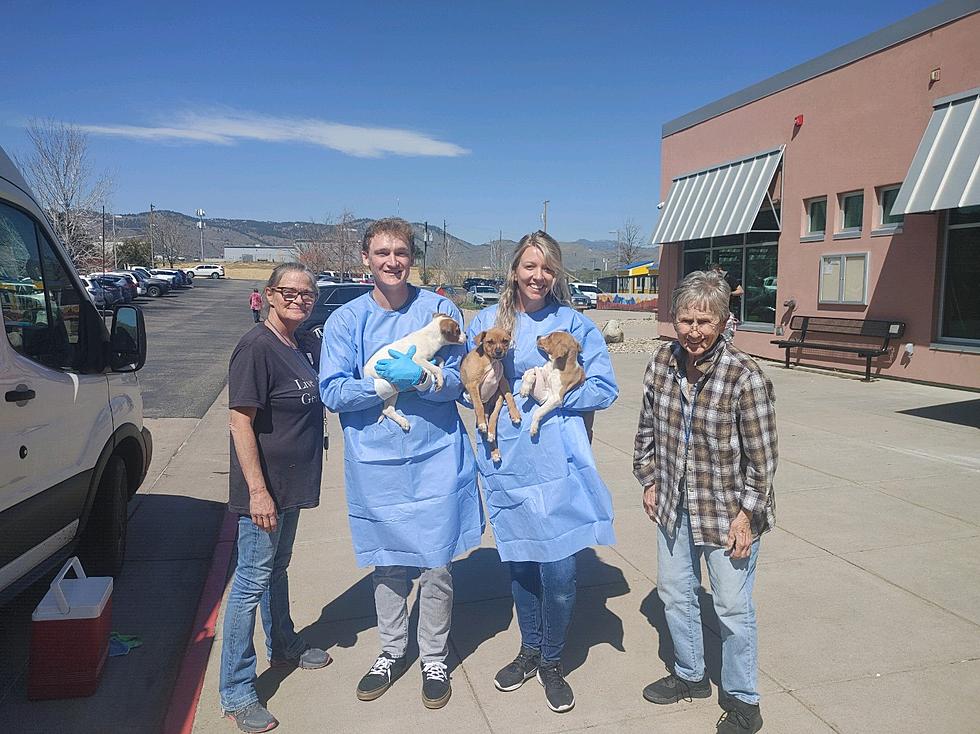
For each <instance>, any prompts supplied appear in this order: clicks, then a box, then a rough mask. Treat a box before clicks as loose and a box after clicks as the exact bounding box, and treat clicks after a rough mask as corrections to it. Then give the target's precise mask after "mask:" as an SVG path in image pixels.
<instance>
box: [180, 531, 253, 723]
mask: <svg viewBox="0 0 980 734" xmlns="http://www.w3.org/2000/svg"><path fill="white" fill-rule="evenodd" d="M237 535H238V516H237V515H233V514H232V513H230V512H226V513H225V518H224V520H223V521H222V523H221V527H220V528H219V529H218V538H217V541H216V542H215V544H214V555H212V556H211V567H210V568H209V569H208V577H207V579H206V580H205V581H204V588H203V589H201V599H200V601H199V602H198V604H197V612H196V613H195V615H194V626H193V627H192V628H191V636H190V640H188V642H187V649H185V650H184V657H183V660H181V663H180V671H179V672H178V673H177V681H176V682H175V683H174V689H173V692H172V693H171V695H170V705H169V706H168V707H167V718H166V719H165V720H164V722H163V730H162V731H163V734H190V732H191V730H192V729H193V728H194V717H195V716H196V715H197V703H198V701H199V700H200V698H201V690H202V689H203V688H204V674H205V672H206V671H207V667H208V658H210V656H211V643H212V642H214V628H215V625H216V623H217V620H218V609H220V608H221V597H222V596H223V595H224V592H225V579H226V578H227V576H228V564H229V563H230V562H231V554H232V551H233V550H234V548H235V539H236V537H237Z"/></svg>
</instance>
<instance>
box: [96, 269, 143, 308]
mask: <svg viewBox="0 0 980 734" xmlns="http://www.w3.org/2000/svg"><path fill="white" fill-rule="evenodd" d="M88 279H89V280H91V281H94V282H96V283H98V284H99V285H101V286H102V289H103V290H105V291H106V292H107V293H110V294H113V296H114V298H113V303H129V302H130V301H132V300H133V292H132V291H131V290H130V286H129V282H128V281H126V280H123V279H122V278H113V277H112V276H110V275H95V274H92V275H89V276H88Z"/></svg>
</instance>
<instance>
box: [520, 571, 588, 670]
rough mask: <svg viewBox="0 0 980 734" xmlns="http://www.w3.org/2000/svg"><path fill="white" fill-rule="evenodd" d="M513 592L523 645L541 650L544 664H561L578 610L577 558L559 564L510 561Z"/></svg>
mask: <svg viewBox="0 0 980 734" xmlns="http://www.w3.org/2000/svg"><path fill="white" fill-rule="evenodd" d="M508 565H509V566H510V578H511V584H510V588H511V593H512V594H513V595H514V608H515V609H516V611H517V624H518V626H519V627H520V629H521V644H522V645H524V647H529V648H531V649H532V650H540V651H541V662H542V663H558V662H561V653H562V650H564V648H565V639H566V637H567V634H568V625H569V623H570V622H571V621H572V610H573V609H574V608H575V571H576V563H575V556H574V555H572V556H568V557H567V558H563V559H561V560H560V561H551V562H549V563H538V562H537V561H511V562H510V563H509V564H508Z"/></svg>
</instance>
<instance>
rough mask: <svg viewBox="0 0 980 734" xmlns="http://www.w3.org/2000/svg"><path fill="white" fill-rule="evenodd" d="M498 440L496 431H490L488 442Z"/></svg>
mask: <svg viewBox="0 0 980 734" xmlns="http://www.w3.org/2000/svg"><path fill="white" fill-rule="evenodd" d="M496 440H497V434H495V433H488V434H487V443H493V442H494V441H496Z"/></svg>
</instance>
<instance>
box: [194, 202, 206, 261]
mask: <svg viewBox="0 0 980 734" xmlns="http://www.w3.org/2000/svg"><path fill="white" fill-rule="evenodd" d="M195 214H197V228H198V229H199V230H201V262H202V263H203V262H204V217H205V215H206V214H207V212H205V211H204V210H203V209H198V210H197V211H196V212H195Z"/></svg>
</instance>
